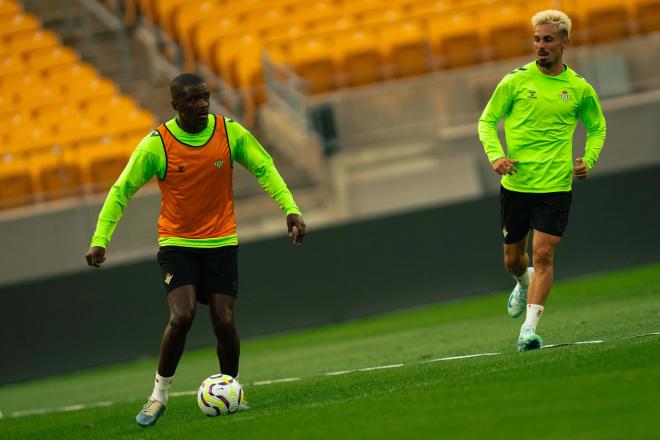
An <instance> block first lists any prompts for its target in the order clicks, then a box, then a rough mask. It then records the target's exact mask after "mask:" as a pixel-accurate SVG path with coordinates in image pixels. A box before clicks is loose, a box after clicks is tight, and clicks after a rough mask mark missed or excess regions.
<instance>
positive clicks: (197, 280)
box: [158, 246, 238, 304]
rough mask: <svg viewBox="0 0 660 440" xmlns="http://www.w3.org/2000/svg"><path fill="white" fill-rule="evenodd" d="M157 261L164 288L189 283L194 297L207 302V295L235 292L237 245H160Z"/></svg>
mask: <svg viewBox="0 0 660 440" xmlns="http://www.w3.org/2000/svg"><path fill="white" fill-rule="evenodd" d="M158 264H159V265H160V271H161V273H162V274H163V285H164V286H165V291H166V292H167V293H170V292H171V291H172V290H174V289H176V288H177V287H181V286H184V285H186V284H192V285H194V286H195V290H196V291H197V301H199V302H200V303H202V304H208V303H209V300H208V295H209V294H212V293H222V294H224V295H231V296H234V297H235V296H237V295H238V246H223V247H219V248H211V249H202V248H189V247H180V246H163V247H161V248H160V249H159V250H158Z"/></svg>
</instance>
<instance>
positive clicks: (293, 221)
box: [286, 214, 307, 246]
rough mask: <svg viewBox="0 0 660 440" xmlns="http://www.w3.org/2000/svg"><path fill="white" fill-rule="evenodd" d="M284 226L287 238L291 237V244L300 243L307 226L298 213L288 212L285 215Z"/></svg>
mask: <svg viewBox="0 0 660 440" xmlns="http://www.w3.org/2000/svg"><path fill="white" fill-rule="evenodd" d="M286 227H287V229H288V230H289V238H291V242H292V244H293V245H294V246H296V245H301V244H302V242H303V239H304V238H305V229H306V228H307V225H306V224H305V220H303V218H302V217H301V216H299V215H298V214H289V215H287V216H286Z"/></svg>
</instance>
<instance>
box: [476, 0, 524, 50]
mask: <svg viewBox="0 0 660 440" xmlns="http://www.w3.org/2000/svg"><path fill="white" fill-rule="evenodd" d="M481 26H483V27H484V28H486V29H487V35H486V38H485V41H486V47H487V48H488V49H489V54H490V58H491V59H494V60H502V59H506V58H513V57H519V56H523V55H529V54H530V53H531V52H532V46H531V41H532V29H531V23H530V17H528V13H527V10H526V9H525V8H521V7H517V6H510V5H505V6H502V7H500V8H499V9H498V11H497V20H493V19H492V12H491V11H486V12H485V13H484V14H483V15H482V22H481Z"/></svg>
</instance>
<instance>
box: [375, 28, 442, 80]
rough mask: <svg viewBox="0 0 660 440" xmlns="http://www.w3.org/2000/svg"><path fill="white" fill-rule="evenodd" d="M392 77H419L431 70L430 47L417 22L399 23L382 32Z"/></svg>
mask: <svg viewBox="0 0 660 440" xmlns="http://www.w3.org/2000/svg"><path fill="white" fill-rule="evenodd" d="M382 37H383V40H384V42H385V44H386V45H387V64H388V65H390V66H391V67H392V76H394V77H396V78H402V77H406V76H414V75H420V74H423V73H427V72H429V71H430V69H431V46H430V42H429V41H428V39H427V38H426V35H425V33H424V29H423V27H422V24H421V22H420V21H419V20H415V21H412V20H410V21H401V22H397V23H393V24H392V25H389V26H387V28H385V29H384V30H383V32H382Z"/></svg>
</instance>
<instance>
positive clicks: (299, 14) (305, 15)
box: [285, 0, 337, 21]
mask: <svg viewBox="0 0 660 440" xmlns="http://www.w3.org/2000/svg"><path fill="white" fill-rule="evenodd" d="M336 7H337V5H336V4H335V3H333V2H332V1H327V0H319V1H309V0H303V1H297V2H294V3H290V4H288V5H286V6H285V10H286V13H287V14H290V15H291V16H293V18H294V19H295V20H297V21H305V20H309V19H313V18H318V17H327V16H329V15H333V14H335V12H336Z"/></svg>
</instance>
